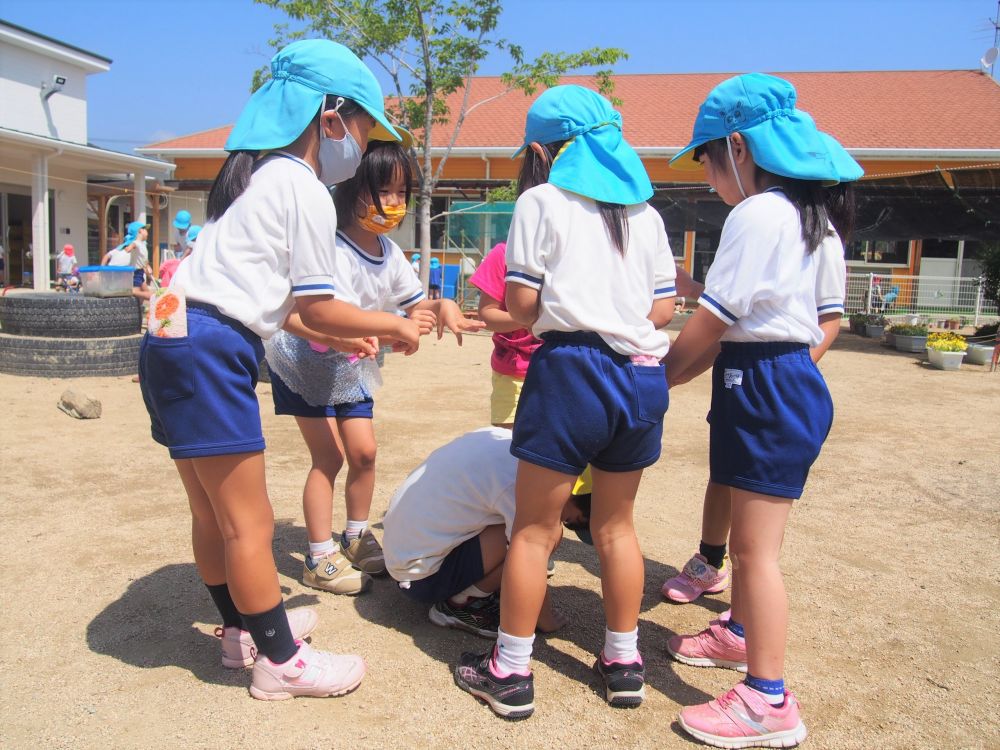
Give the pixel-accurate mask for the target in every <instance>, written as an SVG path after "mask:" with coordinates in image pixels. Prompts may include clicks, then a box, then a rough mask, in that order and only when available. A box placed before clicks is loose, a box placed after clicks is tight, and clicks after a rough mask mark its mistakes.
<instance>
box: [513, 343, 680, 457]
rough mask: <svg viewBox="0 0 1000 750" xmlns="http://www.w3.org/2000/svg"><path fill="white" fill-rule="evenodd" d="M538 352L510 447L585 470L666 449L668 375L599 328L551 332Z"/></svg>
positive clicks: (517, 453) (525, 454)
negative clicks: (622, 350) (612, 343)
mask: <svg viewBox="0 0 1000 750" xmlns="http://www.w3.org/2000/svg"><path fill="white" fill-rule="evenodd" d="M542 339H543V340H544V343H543V344H542V346H540V347H539V348H538V349H537V350H536V351H535V352H534V353H533V354H532V355H531V363H530V364H529V365H528V373H527V375H526V376H525V378H524V386H523V388H522V389H521V398H520V400H519V401H518V404H517V413H516V414H515V416H514V433H513V438H512V441H511V448H510V452H511V453H512V454H513V455H514V456H516V457H517V458H519V459H522V460H524V461H527V462H528V463H532V464H537V465H538V466H544V467H545V468H547V469H552V470H553V471H558V472H562V473H563V474H572V475H573V476H579V475H580V474H582V473H583V470H584V468H585V467H586V466H587V464H591V465H593V466H594V467H596V468H598V469H600V470H602V471H636V470H638V469H643V468H645V467H647V466H651V465H652V464H654V463H656V461H657V459H659V457H660V443H661V440H662V438H663V415H664V414H665V413H666V411H667V404H668V403H669V402H668V398H669V397H668V394H667V379H666V376H665V374H664V370H663V366H662V365H658V366H655V367H644V366H641V365H634V364H632V363H631V362H630V361H629V358H628V357H626V356H624V355H622V354H618V353H617V352H615V351H614V350H612V349H611V347H609V346H608V345H607V344H606V343H604V341H603V339H601V337H600V336H598V335H597V334H596V333H584V332H572V333H561V332H560V333H556V332H549V333H546V334H544V335H543V336H542Z"/></svg>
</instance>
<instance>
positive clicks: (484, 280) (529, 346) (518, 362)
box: [469, 242, 542, 378]
mask: <svg viewBox="0 0 1000 750" xmlns="http://www.w3.org/2000/svg"><path fill="white" fill-rule="evenodd" d="M506 252H507V243H506V242H501V243H499V244H498V245H497V246H496V247H494V248H493V249H492V250H490V252H489V253H488V254H487V255H486V257H485V258H483V262H482V263H480V264H479V268H477V269H476V272H475V273H474V274H472V276H470V277H469V281H471V282H472V283H473V284H474V285H475V286H476V288H477V289H479V291H481V292H483V293H485V294H488V295H489V296H490V297H493V299H497V300H500V309H501V310H504V311H506V310H507V305H506V303H505V302H504V296H505V295H506V290H507V283H506V282H505V281H504V279H505V278H506V277H507V261H506V259H505V257H504V256H505V254H506ZM541 345H542V342H541V340H540V339H536V338H535V337H534V336H532V335H531V331H529V330H528V329H527V328H518V329H517V330H516V331H508V332H507V333H494V334H493V356H492V357H491V358H490V366H491V367H492V368H493V370H494V371H495V372H498V373H500V374H501V375H510V376H511V377H515V378H523V377H524V376H525V373H527V372H528V362H529V361H530V359H531V353H532V352H533V351H535V349H537V348H538V347H539V346H541Z"/></svg>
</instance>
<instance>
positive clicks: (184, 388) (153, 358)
mask: <svg viewBox="0 0 1000 750" xmlns="http://www.w3.org/2000/svg"><path fill="white" fill-rule="evenodd" d="M142 371H143V372H144V376H145V380H146V385H147V388H148V391H149V394H150V396H151V397H152V398H153V399H154V400H158V399H162V400H164V401H176V400H178V399H182V398H188V397H190V396H193V395H194V351H193V350H192V349H191V340H190V339H189V338H187V337H184V338H177V339H170V338H160V337H158V336H148V335H147V336H146V342H145V346H144V347H143V352H142Z"/></svg>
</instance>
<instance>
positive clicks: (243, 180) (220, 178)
mask: <svg viewBox="0 0 1000 750" xmlns="http://www.w3.org/2000/svg"><path fill="white" fill-rule="evenodd" d="M338 98H343V97H337V96H336V95H334V94H327V95H326V99H325V100H324V101H323V104H322V106H321V107H320V108H319V111H318V112H317V113H316V116H315V117H314V118H313V119H312V120H310V125H312V124H313V123H315V122H316V121H317V120H318V119H319V117H320V115H322V114H323V112H325V111H326V110H328V109H333V108H334V107H335V106H336V102H337V99H338ZM338 111H339V112H340V116H341V117H343V118H344V119H345V120H346V119H347V118H349V117H353V116H354V115H356V114H358V113H359V112H363V111H364V110H363V109H362V108H361V107H360V106H359V105H358V104H357V102H355V101H353V100H352V99H346V98H345V99H344V101H343V103H342V104H341V105H340V109H339V110H338ZM306 127H309V125H307V126H306ZM300 135H301V133H300ZM285 145H286V146H287V145H289V144H285ZM259 154H260V152H259V151H233V152H231V153H230V154H229V156H228V157H226V161H225V163H224V164H223V165H222V169H220V170H219V174H218V175H216V177H215V182H213V183H212V189H211V190H209V192H208V206H207V207H206V216H207V218H208V220H209V221H216V220H218V219H220V218H222V215H223V214H224V213H226V211H227V210H228V209H229V207H230V206H231V205H233V202H234V201H235V200H236V199H237V198H239V197H240V196H241V195H243V193H244V191H246V189H247V186H249V185H250V177H251V175H253V170H254V164H255V163H256V161H257V156H258V155H259Z"/></svg>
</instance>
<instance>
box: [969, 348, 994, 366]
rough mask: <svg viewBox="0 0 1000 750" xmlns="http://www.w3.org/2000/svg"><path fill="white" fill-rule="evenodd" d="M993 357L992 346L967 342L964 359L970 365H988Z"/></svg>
mask: <svg viewBox="0 0 1000 750" xmlns="http://www.w3.org/2000/svg"><path fill="white" fill-rule="evenodd" d="M992 359H993V347H992V346H984V345H983V344H969V350H968V351H967V352H966V359H965V361H966V362H968V363H969V364H970V365H988V364H989V363H990V361H991V360H992Z"/></svg>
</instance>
